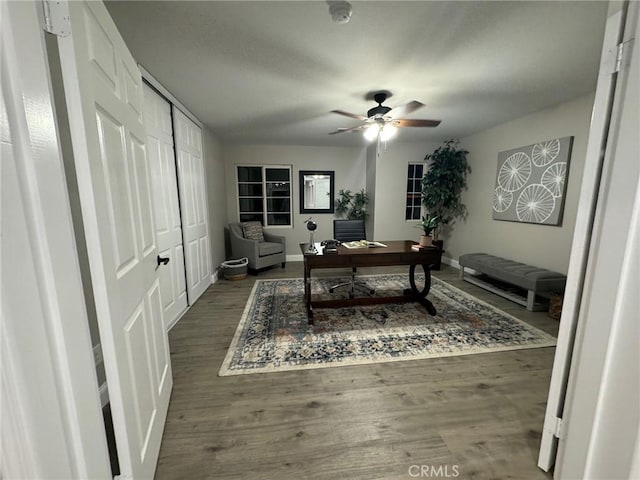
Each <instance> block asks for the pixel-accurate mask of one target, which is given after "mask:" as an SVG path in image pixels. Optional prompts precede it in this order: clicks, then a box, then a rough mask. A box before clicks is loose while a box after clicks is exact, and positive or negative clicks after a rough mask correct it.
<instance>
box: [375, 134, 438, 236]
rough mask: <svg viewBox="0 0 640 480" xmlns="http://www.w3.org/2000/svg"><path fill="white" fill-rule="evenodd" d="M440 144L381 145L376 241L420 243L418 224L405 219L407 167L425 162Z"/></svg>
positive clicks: (377, 173) (376, 210) (378, 160)
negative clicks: (426, 157) (418, 241)
mask: <svg viewBox="0 0 640 480" xmlns="http://www.w3.org/2000/svg"><path fill="white" fill-rule="evenodd" d="M438 146H439V144H438V143H434V142H413V143H394V142H393V141H391V142H389V143H388V144H387V145H386V146H385V145H384V144H382V145H381V146H380V150H379V155H378V159H377V161H376V194H377V196H376V209H375V219H374V223H375V226H374V231H375V240H416V241H417V240H418V239H419V237H420V234H421V230H420V229H419V228H416V225H418V223H419V222H417V221H415V220H414V221H407V220H405V207H406V193H407V165H408V164H409V163H415V162H422V161H424V157H425V155H426V154H427V153H431V152H433V151H434V150H435V149H436V148H438Z"/></svg>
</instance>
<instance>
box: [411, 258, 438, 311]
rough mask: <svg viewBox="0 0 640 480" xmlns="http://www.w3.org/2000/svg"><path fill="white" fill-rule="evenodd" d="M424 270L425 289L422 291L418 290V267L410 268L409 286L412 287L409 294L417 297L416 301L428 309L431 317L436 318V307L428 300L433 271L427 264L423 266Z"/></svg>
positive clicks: (412, 266)
mask: <svg viewBox="0 0 640 480" xmlns="http://www.w3.org/2000/svg"><path fill="white" fill-rule="evenodd" d="M422 269H423V270H424V287H423V288H422V290H418V287H416V279H415V273H416V265H411V266H410V267H409V284H410V285H411V289H409V294H410V295H412V296H413V297H415V299H416V301H417V302H418V303H420V304H421V305H422V306H424V308H426V309H427V312H428V313H429V315H432V316H435V314H436V313H437V312H436V307H434V306H433V303H431V301H429V300H428V299H427V294H428V293H429V290H431V270H430V269H429V265H426V264H422Z"/></svg>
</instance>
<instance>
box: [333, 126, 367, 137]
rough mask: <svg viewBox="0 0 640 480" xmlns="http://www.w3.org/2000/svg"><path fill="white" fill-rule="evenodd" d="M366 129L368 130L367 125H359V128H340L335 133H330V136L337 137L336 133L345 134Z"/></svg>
mask: <svg viewBox="0 0 640 480" xmlns="http://www.w3.org/2000/svg"><path fill="white" fill-rule="evenodd" d="M365 128H366V125H358V126H357V127H351V128H339V129H337V130H336V131H334V132H329V135H335V134H336V133H345V132H357V131H359V130H363V129H365Z"/></svg>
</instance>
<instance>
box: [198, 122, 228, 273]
mask: <svg viewBox="0 0 640 480" xmlns="http://www.w3.org/2000/svg"><path fill="white" fill-rule="evenodd" d="M202 144H203V149H204V172H205V176H206V179H207V208H208V210H209V241H210V243H211V271H212V272H215V271H216V269H217V268H218V267H219V266H220V264H221V263H222V262H224V261H225V253H224V227H225V225H226V224H227V211H226V205H227V191H226V190H227V189H226V187H225V176H224V174H225V166H224V161H223V159H222V152H221V147H220V142H218V140H217V138H216V137H215V136H214V135H213V133H212V132H211V131H210V130H209V129H208V128H207V127H206V126H203V127H202Z"/></svg>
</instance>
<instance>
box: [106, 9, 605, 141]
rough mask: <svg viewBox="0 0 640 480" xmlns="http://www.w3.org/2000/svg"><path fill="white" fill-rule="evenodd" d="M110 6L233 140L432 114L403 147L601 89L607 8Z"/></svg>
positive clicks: (145, 53)
mask: <svg viewBox="0 0 640 480" xmlns="http://www.w3.org/2000/svg"><path fill="white" fill-rule="evenodd" d="M352 5H353V15H352V17H351V21H350V22H349V23H347V24H336V23H333V22H332V21H331V17H330V15H329V6H328V4H327V3H326V2H321V1H301V2H283V1H257V2H245V1H232V2H218V1H215V2H204V1H200V2H185V1H180V2H168V1H141V2H123V1H116V2H107V8H108V9H109V11H110V13H111V15H112V16H113V18H114V20H115V22H116V24H117V25H118V28H119V30H120V32H121V33H122V35H123V37H124V39H125V41H126V43H127V45H128V46H129V48H130V49H131V51H132V53H133V55H134V56H135V58H136V59H137V60H138V62H139V63H140V64H141V65H143V66H144V67H145V68H146V69H147V70H148V71H149V72H151V73H152V74H153V75H154V77H155V78H156V79H157V80H158V81H159V82H161V83H162V84H163V85H164V86H165V87H166V88H167V89H168V90H169V91H171V92H172V93H173V94H174V95H175V96H176V97H177V98H178V99H180V101H181V102H182V103H183V104H184V105H185V106H186V107H187V108H188V109H190V110H191V111H192V112H193V113H194V114H195V115H196V116H197V117H198V118H199V119H200V120H201V121H202V122H203V123H205V124H206V125H208V126H209V127H210V129H211V130H212V131H213V132H214V133H215V134H216V135H217V136H218V138H220V139H221V140H222V141H225V142H233V143H253V144H297V145H363V144H364V140H363V139H362V135H361V134H351V133H345V134H340V135H328V132H330V131H332V130H335V129H336V128H338V127H351V126H355V125H357V124H358V121H357V120H353V119H349V118H347V117H341V116H339V115H336V114H332V113H330V110H334V109H341V110H346V111H349V112H353V113H356V114H361V115H363V114H365V112H366V111H367V110H368V109H369V108H371V107H373V106H375V103H374V102H373V101H371V100H367V99H366V98H365V97H366V95H367V93H369V92H372V91H375V90H389V91H391V92H392V94H393V96H392V97H391V98H389V99H388V101H387V102H386V104H387V105H389V106H392V107H393V106H396V105H400V104H402V103H405V102H408V101H410V100H418V101H420V102H423V103H425V104H426V105H427V106H426V107H424V108H422V109H420V110H418V111H416V112H415V113H413V114H412V115H410V118H429V119H440V120H442V123H441V125H440V126H439V127H437V128H405V129H401V131H400V135H399V138H398V140H401V141H431V140H433V141H436V140H438V141H439V140H443V139H446V138H453V137H463V136H466V135H469V134H472V133H474V132H477V131H481V130H484V129H486V128H489V127H491V126H494V125H498V124H500V123H503V122H505V121H508V120H511V119H513V118H517V117H520V116H523V115H526V114H528V113H532V112H535V111H537V110H540V109H543V108H546V107H549V106H552V105H555V104H558V103H561V102H564V101H567V100H570V99H572V98H575V97H578V96H580V95H583V94H586V93H588V92H590V91H593V90H594V89H595V84H596V78H597V72H598V66H599V58H600V49H601V45H602V35H603V31H604V21H605V16H606V10H607V6H606V2H595V1H586V2H578V1H566V2H563V1H542V2H525V1H510V2H482V1H477V2H462V1H451V2H423V1H412V2H400V1H367V2H352Z"/></svg>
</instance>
